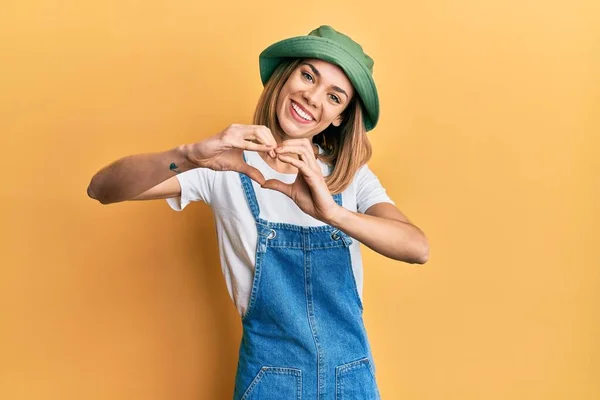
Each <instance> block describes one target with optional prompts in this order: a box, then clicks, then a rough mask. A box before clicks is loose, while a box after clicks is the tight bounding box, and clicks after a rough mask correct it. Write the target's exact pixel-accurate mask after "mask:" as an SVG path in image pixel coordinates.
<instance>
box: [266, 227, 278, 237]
mask: <svg viewBox="0 0 600 400" xmlns="http://www.w3.org/2000/svg"><path fill="white" fill-rule="evenodd" d="M275 236H277V232H275V229H271V232H269V236H267V239H273V238H275Z"/></svg>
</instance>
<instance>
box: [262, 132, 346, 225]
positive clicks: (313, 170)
mask: <svg viewBox="0 0 600 400" xmlns="http://www.w3.org/2000/svg"><path fill="white" fill-rule="evenodd" d="M275 154H276V155H277V159H279V160H280V161H283V162H285V163H287V164H290V165H293V166H294V167H296V168H298V176H297V177H296V180H295V181H294V183H293V184H291V185H290V184H286V183H283V182H281V181H279V180H277V179H269V180H267V181H265V183H264V184H263V185H262V187H263V188H265V189H272V190H276V191H278V192H281V193H283V194H285V195H286V196H288V197H289V198H291V199H292V200H293V201H294V202H295V203H296V204H297V205H298V207H300V209H301V210H302V211H304V212H305V213H307V214H308V215H310V216H311V217H313V218H316V219H318V220H320V221H323V222H325V223H328V221H330V220H331V219H332V218H333V216H334V215H335V214H336V212H337V211H338V208H339V206H338V205H337V204H336V202H335V201H334V200H333V197H332V196H331V193H330V192H329V188H328V187H327V184H326V183H325V178H324V177H323V174H322V172H321V168H320V167H319V164H317V159H316V158H315V154H314V151H313V147H312V143H311V142H310V140H309V139H307V138H303V139H289V140H285V141H284V142H283V143H282V144H281V145H280V147H278V148H276V149H275ZM289 154H296V155H298V156H299V159H298V158H296V157H294V156H293V155H289Z"/></svg>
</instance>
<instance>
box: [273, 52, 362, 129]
mask: <svg viewBox="0 0 600 400" xmlns="http://www.w3.org/2000/svg"><path fill="white" fill-rule="evenodd" d="M353 95H354V88H353V87H352V83H350V80H349V79H348V78H347V77H346V74H345V73H344V71H342V69H341V68H340V67H338V66H337V65H334V64H331V63H328V62H326V61H322V60H315V59H308V60H303V61H302V62H301V63H300V64H299V65H298V67H297V68H296V69H295V70H294V72H292V74H291V75H290V77H289V78H288V80H287V81H286V83H285V85H284V86H283V87H282V88H281V91H280V92H279V95H278V97H277V119H278V120H279V125H280V126H281V128H282V129H283V131H284V132H285V133H286V134H287V136H288V137H290V138H312V137H313V136H315V135H317V134H319V133H320V132H322V131H323V130H324V129H325V128H327V127H328V126H329V125H330V124H333V125H334V126H340V124H341V123H342V116H341V114H342V112H343V111H344V110H345V109H346V107H347V106H348V103H349V102H350V100H351V99H352V96H353Z"/></svg>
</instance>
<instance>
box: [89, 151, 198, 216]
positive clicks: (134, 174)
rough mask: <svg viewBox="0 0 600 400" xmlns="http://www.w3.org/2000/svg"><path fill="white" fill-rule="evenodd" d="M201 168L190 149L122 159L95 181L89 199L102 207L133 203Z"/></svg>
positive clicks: (90, 187)
mask: <svg viewBox="0 0 600 400" xmlns="http://www.w3.org/2000/svg"><path fill="white" fill-rule="evenodd" d="M193 168H197V166H196V165H194V164H192V163H191V162H190V161H189V160H188V157H187V150H186V146H178V147H176V148H174V149H171V150H168V151H164V152H160V153H151V154H137V155H131V156H128V157H124V158H121V159H119V160H117V161H115V162H113V163H111V164H109V165H107V166H106V167H104V168H103V169H101V170H100V171H98V172H97V173H96V174H95V175H94V176H93V177H92V180H91V182H90V185H89V187H88V195H89V196H90V197H92V198H94V199H97V200H98V201H100V202H101V203H102V204H109V203H116V202H119V201H124V200H130V199H132V198H134V197H135V196H137V195H138V194H140V193H142V192H144V191H146V190H148V189H150V188H152V187H154V186H156V185H158V184H159V183H161V182H163V181H165V180H167V179H168V178H170V177H172V176H173V175H175V174H176V173H178V172H183V171H186V170H189V169H193Z"/></svg>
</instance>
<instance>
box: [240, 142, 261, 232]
mask: <svg viewBox="0 0 600 400" xmlns="http://www.w3.org/2000/svg"><path fill="white" fill-rule="evenodd" d="M242 157H243V158H244V162H246V155H245V154H244V153H242ZM239 175H240V179H241V180H242V186H243V187H244V194H245V195H246V200H247V201H248V205H249V206H250V211H251V212H252V216H253V217H254V220H255V221H256V222H258V221H259V215H260V207H259V206H258V201H257V200H256V193H255V192H254V188H253V187H252V180H251V179H250V178H249V177H248V176H247V175H246V174H243V173H241V172H240V173H239Z"/></svg>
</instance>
